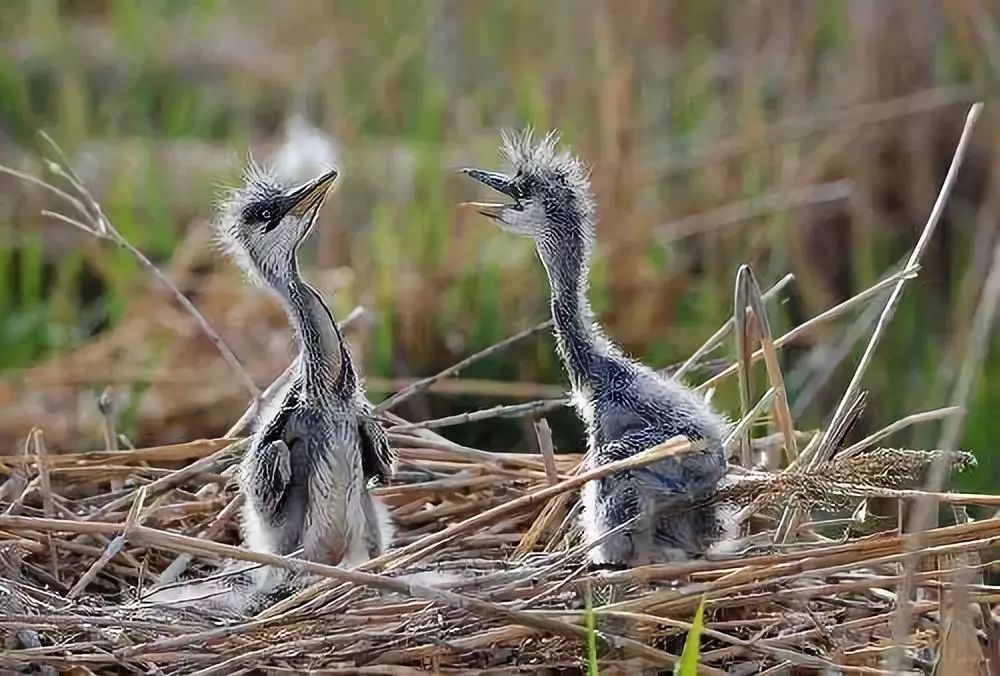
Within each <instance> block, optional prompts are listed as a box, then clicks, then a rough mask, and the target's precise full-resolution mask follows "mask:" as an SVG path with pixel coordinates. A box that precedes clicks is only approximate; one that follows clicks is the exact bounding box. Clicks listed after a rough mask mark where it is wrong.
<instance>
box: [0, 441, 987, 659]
mask: <svg viewBox="0 0 1000 676" xmlns="http://www.w3.org/2000/svg"><path fill="white" fill-rule="evenodd" d="M392 437H393V438H392V440H393V443H394V444H395V445H396V446H397V447H399V449H400V472H399V475H398V480H397V481H396V482H394V483H393V484H392V485H391V486H387V487H383V488H379V489H377V492H378V494H379V496H380V497H381V498H382V499H383V500H385V501H386V502H387V503H388V504H389V505H391V508H392V512H393V516H394V520H395V522H396V524H397V526H398V528H399V537H398V539H397V541H396V542H395V545H394V547H393V548H392V549H391V550H390V551H389V552H387V554H386V555H384V556H383V557H381V558H380V559H378V560H376V561H373V562H370V563H369V564H368V565H366V566H363V567H362V568H360V569H357V570H350V571H348V570H342V569H337V568H332V567H328V566H319V565H316V564H309V563H306V562H300V561H297V560H288V561H286V562H285V563H284V564H283V565H285V566H287V567H289V568H291V569H292V570H294V571H297V573H298V574H299V575H303V576H308V578H307V579H308V580H309V581H310V582H312V584H310V585H309V586H307V587H306V588H305V589H304V590H303V591H300V592H299V593H297V594H296V595H294V596H292V597H291V598H289V599H287V600H284V601H281V602H279V603H277V604H276V605H274V606H271V607H269V608H266V609H264V610H263V611H262V612H261V613H259V614H257V615H255V616H253V617H237V616H232V617H225V616H221V615H220V614H219V613H217V612H210V611H207V610H206V611H201V610H199V609H198V608H197V607H184V608H171V607H168V606H157V605H152V604H149V603H147V602H145V601H144V600H143V596H144V594H145V591H146V590H148V589H149V587H150V586H152V585H154V584H156V583H157V582H160V581H163V580H164V579H177V578H178V577H188V578H192V579H203V578H205V577H207V576H208V575H211V574H212V573H213V572H215V570H216V567H217V566H218V565H219V564H221V563H222V562H223V561H224V560H227V559H243V560H246V561H257V562H260V561H261V559H260V555H257V554H253V553H250V552H245V551H243V550H241V549H238V548H236V547H234V546H233V545H234V544H238V542H239V539H238V535H237V531H236V523H235V519H236V515H237V513H238V509H237V508H238V506H239V502H240V495H239V494H238V492H237V491H236V489H235V487H234V486H233V482H232V481H231V480H230V475H231V474H232V470H233V469H234V468H235V463H236V462H237V460H238V456H239V454H240V452H241V450H242V449H243V448H244V447H245V442H244V441H242V440H235V441H234V440H202V441H197V442H192V443H189V444H182V445H175V446H168V447H161V448H149V449H141V450H134V451H133V450H129V451H114V452H97V453H82V454H75V455H52V456H45V455H44V454H42V455H39V454H38V453H37V451H38V450H39V448H38V447H37V446H35V447H34V448H32V453H30V454H26V455H23V456H10V457H5V458H2V461H3V463H4V464H5V465H6V466H7V467H9V468H10V469H9V470H7V471H8V472H9V478H8V480H7V484H5V487H7V488H8V490H10V487H9V484H11V482H16V483H17V485H18V486H20V488H21V491H20V492H19V493H18V494H17V495H13V496H12V495H11V494H10V493H9V492H8V494H7V498H10V500H9V502H8V504H7V507H6V511H5V513H4V515H3V516H2V517H0V532H2V533H3V537H4V541H3V544H2V545H0V577H2V588H0V604H2V607H3V609H4V613H3V619H2V620H0V626H2V631H3V635H4V640H5V641H6V648H7V649H6V650H5V652H4V654H3V657H2V658H0V659H2V664H3V666H5V667H7V668H10V669H21V668H24V667H26V666H27V665H36V666H41V667H48V668H59V669H65V668H69V667H75V668H77V669H83V670H84V671H79V672H75V673H87V670H89V671H90V672H93V673H125V672H128V671H135V670H140V669H141V670H147V671H148V670H149V669H154V670H155V673H164V674H192V673H196V674H229V673H240V672H241V671H243V670H246V669H264V668H265V667H266V668H268V669H269V670H271V672H273V673H303V672H304V671H306V670H316V669H322V670H324V671H348V672H358V671H362V672H365V673H407V671H409V670H417V669H432V670H434V671H441V672H448V671H456V672H463V671H468V672H470V673H471V672H476V673H481V672H483V671H487V670H497V671H498V672H511V671H518V670H536V669H540V668H552V669H565V668H572V669H576V668H579V667H580V665H581V660H582V659H583V655H584V647H585V645H586V638H587V629H586V628H585V622H584V620H585V616H586V613H587V611H586V607H587V605H588V603H590V604H592V605H593V606H594V614H595V615H594V616H595V618H596V637H597V644H598V654H599V659H600V662H601V667H602V669H604V670H607V671H608V672H609V673H613V671H614V669H623V670H625V671H628V670H630V669H636V668H638V666H639V665H645V666H646V667H669V666H670V665H672V664H673V663H674V662H675V660H676V655H677V653H678V652H679V650H680V645H681V642H682V641H683V638H684V635H685V634H686V632H687V630H688V629H689V626H690V625H689V621H690V618H691V617H692V616H693V614H694V611H695V608H696V606H697V605H698V603H699V602H700V601H701V600H702V599H704V603H705V608H706V612H707V614H708V615H707V616H708V617H709V618H710V620H709V622H708V623H707V628H706V632H705V634H704V636H703V640H702V652H701V657H700V661H701V664H702V666H703V668H704V670H705V671H706V673H723V670H731V669H733V668H736V667H738V666H739V665H741V664H742V665H744V669H750V670H751V671H752V670H755V669H757V668H766V667H768V666H776V665H779V664H785V665H796V666H800V667H805V668H814V669H820V668H823V667H826V666H833V665H835V664H839V665H856V666H859V667H862V666H868V667H871V665H873V664H877V663H878V662H879V660H880V659H881V657H882V653H883V651H884V649H885V647H886V646H887V645H888V639H889V637H890V635H891V634H890V625H891V620H892V618H893V617H894V613H895V612H897V604H896V602H895V599H896V595H897V593H898V590H899V589H900V586H901V585H902V584H903V580H904V576H903V575H901V574H900V570H901V564H902V563H903V562H904V561H906V560H907V558H908V557H911V556H912V553H911V550H912V543H910V542H909V540H908V539H907V536H902V537H901V536H900V535H899V534H898V533H896V532H893V531H891V530H890V531H888V532H882V533H879V534H876V535H872V536H867V537H850V536H855V535H856V531H857V529H859V528H862V527H863V526H865V525H870V523H869V522H870V521H871V519H868V518H866V517H864V516H858V514H857V513H856V510H855V513H854V514H853V515H851V516H849V517H847V518H844V519H841V520H840V521H837V520H831V521H829V522H828V523H827V524H826V525H825V526H819V527H816V526H815V524H813V527H811V528H810V529H809V532H810V533H811V534H812V535H813V538H812V541H805V542H802V541H798V542H793V543H791V544H788V545H785V546H780V547H779V546H774V545H771V544H764V545H758V544H754V542H753V540H754V538H750V539H749V540H747V541H744V543H743V550H742V551H741V552H740V553H739V554H729V555H721V554H716V555H710V556H708V557H707V558H705V559H703V560H698V561H691V562H687V563H682V564H660V565H650V566H644V567H638V568H633V569H628V570H620V571H608V570H599V569H594V568H592V567H591V566H589V565H588V564H587V563H586V557H585V554H586V548H585V547H584V546H583V545H581V544H580V537H579V533H578V532H577V531H576V527H575V519H574V512H575V509H574V506H575V504H576V498H575V495H574V492H575V491H576V490H577V488H578V486H579V484H580V483H582V480H583V476H584V475H581V474H579V473H578V469H579V461H580V458H579V457H578V456H568V455H558V456H554V458H549V459H548V461H547V459H546V458H545V457H543V456H542V455H528V454H494V453H484V452H483V451H478V450H475V449H469V448H464V447H461V446H457V445H455V444H453V443H450V442H448V441H446V440H445V439H444V438H443V437H440V436H438V435H436V434H434V433H433V432H430V431H427V430H413V431H411V432H406V433H404V432H399V433H394V434H393V435H392ZM765 441H766V440H765ZM758 445H763V442H761V443H759V444H758ZM667 446H668V447H666V448H661V449H657V450H654V451H652V452H651V453H650V452H647V454H643V455H642V456H638V457H637V458H636V459H634V460H632V461H631V463H632V465H633V466H634V465H638V464H643V463H644V462H648V461H651V460H653V459H655V458H657V457H661V456H662V455H663V454H664V453H676V452H685V451H686V450H689V449H686V448H685V447H687V446H689V444H687V443H686V442H683V441H677V442H674V443H673V445H672V446H671V445H669V444H668V445H667ZM179 459H183V460H185V461H187V462H188V463H189V464H187V465H185V466H184V467H183V468H181V469H173V470H169V469H165V468H164V467H163V466H164V465H165V464H170V463H176V461H177V460H179ZM935 461H946V462H948V463H950V464H955V463H957V464H960V465H963V464H967V463H968V462H969V461H970V458H969V457H968V456H967V455H965V454H942V453H934V452H930V453H924V452H917V451H910V450H893V449H877V450H874V451H870V452H868V453H866V454H860V455H857V456H855V457H854V458H849V459H846V460H841V461H833V462H831V463H829V465H830V466H828V467H824V468H823V470H824V471H823V473H822V475H815V474H813V475H810V474H809V473H808V472H804V471H798V470H794V469H791V470H785V471H784V472H773V473H771V472H752V473H747V474H742V475H734V476H733V480H732V483H731V485H730V486H729V487H728V488H726V489H724V490H723V491H721V492H720V494H719V496H718V497H717V499H718V500H720V501H725V502H727V503H729V504H734V505H736V504H739V503H744V504H752V503H754V502H756V503H757V504H758V505H759V511H755V512H754V516H755V517H756V518H764V519H767V518H769V517H768V515H769V514H770V515H772V517H773V516H774V515H776V514H778V513H780V511H781V506H782V505H787V504H790V502H789V501H795V504H796V505H798V506H800V507H813V508H814V507H818V506H822V507H826V508H830V507H836V508H841V507H843V506H845V504H848V503H851V502H854V503H855V504H862V503H864V501H865V500H866V496H884V495H897V496H898V497H902V498H916V497H919V495H920V494H921V492H920V491H915V490H909V491H908V490H907V489H904V488H900V487H899V484H900V483H905V482H914V481H917V480H920V479H921V478H922V476H923V474H925V473H926V470H927V469H928V467H930V466H931V465H933V463H934V462H935ZM553 464H554V466H555V472H556V475H555V476H553V475H552V465H553ZM547 466H548V471H547ZM115 476H117V477H122V478H125V477H128V478H125V483H124V485H123V487H122V488H121V489H120V490H118V491H115V492H111V493H103V494H101V493H95V492H94V489H93V488H94V486H95V484H99V483H100V482H106V481H108V480H109V477H115ZM810 476H812V477H814V479H811V480H810V479H809V477H810ZM55 487H58V489H59V490H58V492H56V490H55ZM837 496H839V497H837ZM942 497H943V498H944V499H947V500H950V501H951V502H953V503H976V502H984V501H985V502H989V500H988V496H963V495H961V494H944V495H943V496H938V498H942ZM834 498H836V499H834ZM831 500H833V502H831ZM998 502H1000V501H998ZM806 526H809V524H804V525H803V527H804V528H805V527H806ZM824 530H825V532H826V533H827V536H826V537H821V536H820V535H818V533H819V532H821V531H824ZM180 534H188V535H180ZM756 537H757V539H759V535H758V536H756ZM998 540H1000V520H988V521H983V522H978V523H961V524H957V525H953V526H948V527H943V528H936V529H932V530H929V531H927V532H925V533H924V534H923V537H922V544H923V547H924V548H925V549H924V550H923V551H922V553H921V561H922V562H924V563H928V562H930V563H932V564H933V565H931V566H929V567H928V566H925V567H924V568H923V569H922V570H921V572H917V573H914V574H913V575H912V576H911V579H910V581H909V583H910V584H911V585H912V587H915V588H917V589H918V590H919V591H920V592H926V593H925V594H924V596H922V597H918V600H916V601H915V602H914V603H913V604H912V605H911V606H910V610H911V611H912V613H913V617H914V618H915V620H916V622H915V628H914V632H915V633H913V634H912V635H911V636H909V639H910V641H909V642H908V644H907V652H908V653H909V656H910V658H911V659H916V660H917V662H918V664H919V663H920V661H921V660H923V661H924V662H926V663H928V664H929V663H932V662H933V657H932V656H933V655H934V654H936V652H935V650H934V649H935V648H936V647H937V645H938V643H939V641H940V639H941V628H942V623H944V622H945V621H946V619H947V617H948V615H947V614H946V613H943V612H942V610H941V608H942V606H941V603H942V593H944V595H945V596H947V592H948V591H949V590H952V589H955V588H956V585H958V584H962V585H964V586H963V587H962V589H963V590H964V594H965V595H967V596H968V597H971V599H972V600H976V598H977V597H979V596H982V597H983V598H985V597H987V596H989V591H988V590H987V589H986V588H983V587H981V586H968V583H969V582H970V580H968V579H960V573H962V572H963V571H964V574H966V575H967V576H968V575H973V574H975V572H976V571H978V570H980V569H981V568H982V567H983V564H982V561H981V560H980V559H977V558H976V556H975V555H976V554H977V553H978V552H980V551H983V550H985V549H986V548H988V547H990V546H991V545H992V544H993V543H994V542H996V541H998ZM255 557H256V558H255ZM265 558H266V557H265ZM272 558H276V557H272ZM959 564H961V565H959ZM414 573H425V574H426V573H432V574H433V576H434V580H433V581H432V582H429V581H427V578H425V577H421V576H420V575H414ZM912 587H911V588H912ZM927 594H929V596H928V595H927ZM588 599H589V601H588ZM966 605H968V604H967V603H966Z"/></svg>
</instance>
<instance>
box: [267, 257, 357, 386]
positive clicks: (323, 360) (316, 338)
mask: <svg viewBox="0 0 1000 676" xmlns="http://www.w3.org/2000/svg"><path fill="white" fill-rule="evenodd" d="M275 288H276V290H277V291H278V293H279V294H280V295H281V296H282V297H283V299H284V300H285V307H286V310H287V312H288V318H289V320H290V321H291V322H292V324H293V326H294V327H295V333H296V335H297V337H298V340H299V368H300V369H302V380H303V384H302V387H303V391H304V393H305V395H306V396H307V397H309V398H311V399H323V398H326V397H328V396H331V395H344V394H348V395H349V394H351V392H348V390H350V389H352V388H353V386H354V377H355V376H354V366H353V364H352V363H351V355H350V352H349V350H348V348H347V345H346V343H345V342H344V338H343V336H342V335H341V333H340V329H339V328H337V323H336V321H335V320H334V318H333V313H332V312H331V311H330V308H329V307H327V305H326V303H325V302H324V301H323V298H322V296H320V294H319V292H318V291H317V290H316V289H314V288H313V287H311V286H310V285H309V284H307V283H306V282H305V281H303V279H302V277H301V276H300V275H299V273H298V269H297V267H296V266H294V265H293V267H292V271H291V274H290V276H289V277H288V278H287V279H285V280H284V282H283V283H282V284H279V285H276V286H275Z"/></svg>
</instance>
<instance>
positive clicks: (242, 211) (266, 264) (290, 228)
mask: <svg viewBox="0 0 1000 676" xmlns="http://www.w3.org/2000/svg"><path fill="white" fill-rule="evenodd" d="M336 178H337V172H336V170H333V169H330V170H329V171H326V172H325V173H323V174H321V175H320V176H318V177H316V178H314V179H312V180H309V181H306V182H305V183H302V184H300V185H296V186H293V187H285V186H283V185H281V184H280V183H279V182H278V181H277V180H276V179H275V178H274V177H273V176H272V175H270V174H268V173H267V172H265V171H264V170H263V169H261V168H260V167H259V166H258V165H257V164H256V163H254V161H253V159H252V158H250V159H248V162H247V167H246V169H245V170H244V172H243V182H242V185H241V186H239V187H236V188H232V189H229V190H227V191H226V192H225V193H224V194H223V195H222V197H221V199H220V201H219V211H218V217H217V221H216V229H217V232H218V234H219V239H220V242H221V244H222V246H223V248H224V249H225V250H226V252H227V253H228V254H229V255H230V256H232V257H233V258H234V259H235V260H236V262H237V264H239V266H240V267H241V268H243V270H244V271H245V272H247V273H248V275H249V276H250V277H251V278H252V279H255V280H258V281H259V280H260V279H261V278H263V279H264V280H267V281H269V282H273V281H275V280H276V279H279V278H281V277H282V275H284V274H286V273H287V272H289V271H291V270H292V269H294V264H295V252H296V250H297V249H298V246H299V244H301V242H302V240H303V239H305V237H306V235H308V234H309V231H310V230H311V229H312V226H313V223H315V222H316V216H317V214H319V210H320V208H321V207H322V206H323V202H324V200H325V198H326V196H327V194H328V193H329V191H330V188H331V186H333V183H334V181H335V180H336Z"/></svg>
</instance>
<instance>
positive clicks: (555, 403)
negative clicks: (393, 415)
mask: <svg viewBox="0 0 1000 676" xmlns="http://www.w3.org/2000/svg"><path fill="white" fill-rule="evenodd" d="M568 403H569V402H568V400H567V399H539V400H538V401H529V402H526V403H524V404H508V405H501V406H491V407H490V408H484V409H481V410H479V411H469V412H466V413H459V414H456V415H449V416H446V417H444V418H435V419H433V420H422V421H420V422H415V423H404V424H401V425H393V426H392V427H390V428H389V431H390V432H410V431H413V430H426V429H438V428H441V427H451V426H453V425H464V424H466V423H472V422H480V421H483V420H492V419H494V418H521V417H524V416H529V415H538V414H540V413H546V412H548V411H551V410H554V409H557V408H562V407H564V406H566V405H567V404H568Z"/></svg>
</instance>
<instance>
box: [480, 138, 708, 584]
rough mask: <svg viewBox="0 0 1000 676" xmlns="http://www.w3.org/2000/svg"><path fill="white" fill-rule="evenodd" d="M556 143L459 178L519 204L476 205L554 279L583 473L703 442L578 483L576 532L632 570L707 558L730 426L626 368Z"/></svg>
mask: <svg viewBox="0 0 1000 676" xmlns="http://www.w3.org/2000/svg"><path fill="white" fill-rule="evenodd" d="M556 143H557V137H556V136H555V135H554V134H550V135H548V136H547V137H546V138H545V139H543V140H542V141H540V142H539V143H534V142H533V140H532V136H531V133H530V132H525V133H524V134H519V135H517V136H511V135H505V136H504V139H503V143H502V146H501V150H502V153H503V155H505V157H506V159H507V160H508V161H509V162H510V164H512V165H513V168H514V173H513V174H511V175H507V174H501V173H496V172H488V171H483V170H480V169H468V170H465V172H466V173H467V174H469V175H470V176H471V177H472V178H475V179H477V180H479V181H480V182H482V183H485V184H486V185H488V186H489V187H491V188H493V189H494V190H497V191H498V192H500V193H502V194H505V195H507V196H508V197H510V198H512V199H513V200H514V202H513V204H495V203H472V204H473V206H475V207H477V208H478V209H479V211H480V212H481V213H483V214H484V215H486V216H488V217H490V218H492V219H494V220H495V221H496V222H497V223H498V224H499V225H500V227H501V228H503V229H504V230H507V231H509V232H513V233H515V234H521V235H528V236H531V237H532V238H533V239H534V241H535V248H536V251H537V253H538V256H539V258H540V259H541V261H542V264H543V266H544V267H545V271H546V273H547V276H548V279H549V286H550V290H551V311H552V317H553V323H554V326H555V336H556V344H557V349H558V352H559V355H560V357H561V359H562V361H563V364H564V366H565V368H566V371H567V374H568V376H569V380H570V386H571V395H572V402H573V404H574V406H575V408H576V410H577V412H578V414H579V416H580V418H581V419H582V420H583V422H584V423H585V424H586V427H587V433H588V447H589V448H588V452H587V455H586V458H585V466H586V467H587V468H588V469H590V468H594V467H598V466H601V465H604V464H607V463H610V462H614V461H616V460H621V459H624V458H627V457H631V456H633V455H635V454H636V453H640V452H642V451H644V450H646V449H649V448H652V447H653V446H656V445H657V444H660V443H662V442H664V441H667V440H668V439H671V438H673V437H676V436H684V437H687V438H688V439H692V440H703V441H704V442H705V443H704V449H703V450H700V451H696V452H694V453H691V454H686V455H683V456H678V457H671V458H666V459H663V460H660V461H657V462H656V463H653V464H651V465H648V466H646V467H644V468H640V469H636V470H631V471H626V472H621V473H617V474H614V475H611V476H608V477H605V478H603V479H600V480H597V481H591V482H588V483H587V484H585V486H584V488H583V491H582V502H583V516H582V521H583V528H584V533H585V536H586V538H587V540H588V541H589V542H590V543H592V544H593V545H594V546H593V547H592V549H591V558H592V560H593V561H594V562H595V563H601V564H630V565H637V564H641V563H646V562H656V561H673V560H678V559H683V558H686V557H687V556H690V555H693V554H698V553H703V552H704V551H705V550H706V548H707V547H708V546H709V544H710V543H711V541H712V540H713V539H714V538H715V536H716V535H717V534H718V532H719V527H720V524H719V518H718V515H717V513H716V511H715V510H714V508H712V507H711V506H706V505H704V501H705V500H706V499H707V498H708V497H710V496H711V495H712V494H713V492H714V490H715V488H716V485H717V484H718V482H719V480H720V479H721V478H722V476H723V475H724V473H725V469H726V463H725V458H724V454H723V450H722V437H723V434H724V430H725V427H726V423H725V421H724V419H723V418H722V417H721V416H719V415H718V414H717V413H715V412H714V411H713V410H712V409H711V407H710V406H709V405H708V404H707V403H706V402H705V401H704V400H703V399H701V398H700V397H698V396H697V395H696V394H694V393H693V392H692V391H691V390H689V389H687V388H686V387H684V385H683V384H681V383H680V382H678V381H676V380H674V379H671V378H669V377H664V376H661V375H660V374H658V373H656V372H654V371H653V370H651V369H649V368H647V367H646V366H643V365H642V364H640V363H638V362H637V361H635V360H633V359H630V358H629V357H627V356H626V355H625V354H624V353H623V352H622V351H621V350H620V349H619V348H618V347H617V346H616V345H615V344H614V343H612V342H611V341H610V340H609V339H608V338H607V337H605V335H604V334H603V332H602V331H601V329H600V327H599V326H598V325H597V324H596V323H595V322H594V319H593V313H592V310H591V307H590V303H589V300H588V298H587V288H588V282H587V275H588V270H589V261H590V254H591V249H592V247H593V241H594V227H595V211H596V209H595V205H594V200H593V197H592V194H591V192H590V186H589V179H588V176H587V173H586V171H585V169H584V167H583V166H582V165H581V163H580V162H579V161H578V160H577V159H576V158H574V157H572V156H571V155H569V154H568V153H565V152H559V151H557V150H556ZM626 523H627V524H628V525H627V526H626V525H625V524H626ZM618 527H621V528H618ZM616 528H618V530H617V531H616V532H614V533H612V534H611V535H608V532H609V531H612V530H614V529H616Z"/></svg>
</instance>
